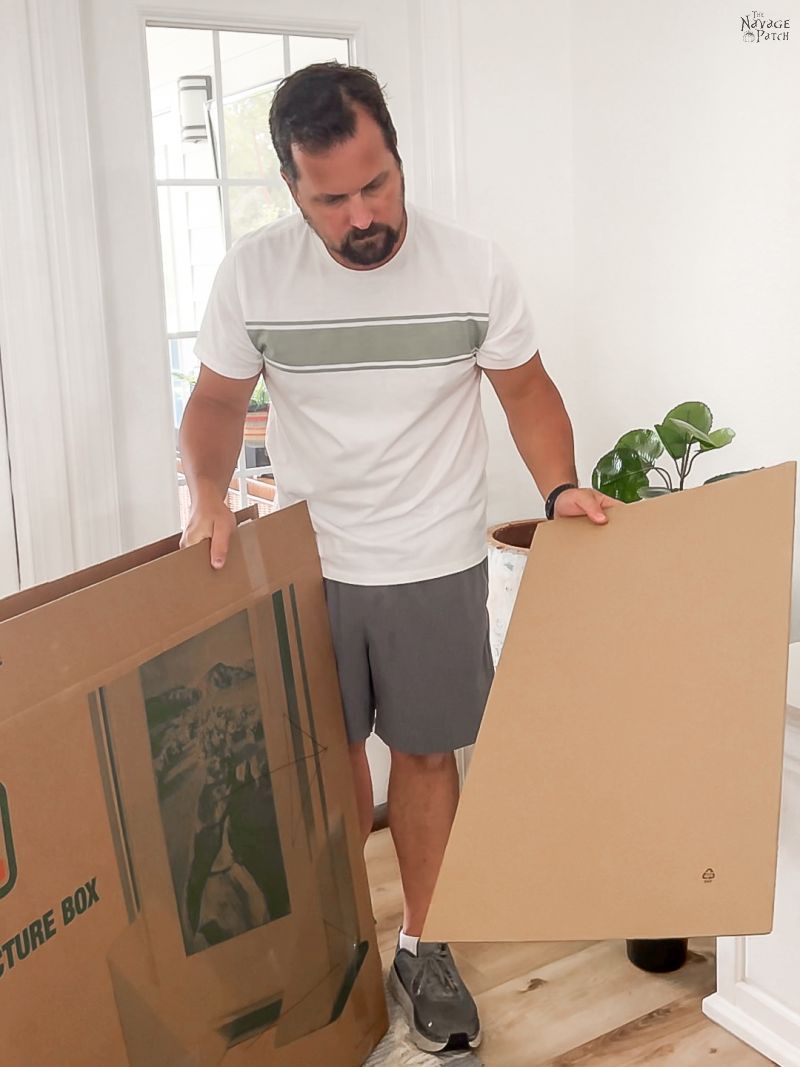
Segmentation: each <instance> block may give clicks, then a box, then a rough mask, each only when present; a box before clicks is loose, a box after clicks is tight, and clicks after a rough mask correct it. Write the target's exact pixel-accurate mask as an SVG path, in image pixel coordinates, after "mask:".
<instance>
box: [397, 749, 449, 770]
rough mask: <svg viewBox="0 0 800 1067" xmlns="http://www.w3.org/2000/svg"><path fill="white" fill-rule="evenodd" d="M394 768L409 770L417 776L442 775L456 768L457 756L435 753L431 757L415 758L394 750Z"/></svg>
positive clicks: (409, 754) (447, 753)
mask: <svg viewBox="0 0 800 1067" xmlns="http://www.w3.org/2000/svg"><path fill="white" fill-rule="evenodd" d="M392 766H393V767H397V769H398V770H406V769H407V770H409V771H412V772H415V773H417V774H442V773H444V772H445V771H448V770H450V769H451V768H452V767H454V766H455V754H454V753H452V752H434V753H432V754H430V755H424V756H415V755H412V754H411V753H408V752H396V751H395V750H394V749H392Z"/></svg>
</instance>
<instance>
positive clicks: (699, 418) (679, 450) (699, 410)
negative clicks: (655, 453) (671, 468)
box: [656, 400, 713, 459]
mask: <svg viewBox="0 0 800 1067" xmlns="http://www.w3.org/2000/svg"><path fill="white" fill-rule="evenodd" d="M674 419H677V420H679V421H680V422H683V423H687V424H688V425H689V426H690V427H691V428H692V430H693V431H694V433H693V434H692V435H691V436H690V435H689V434H688V433H687V431H686V430H685V429H683V428H682V427H680V426H676V425H674V423H673V422H672V421H671V420H674ZM712 422H713V416H712V414H711V409H710V408H709V407H708V405H707V404H702V403H701V402H700V401H699V400H692V401H688V402H687V403H685V404H678V406H677V407H674V408H673V409H672V411H668V412H667V414H666V415H665V416H664V419H663V421H662V422H661V423H660V425H657V426H656V432H657V433H658V436H659V437H660V438H661V440H662V441H663V442H664V447H665V448H666V450H667V452H669V454H670V455H671V456H672V458H673V459H682V458H683V457H684V455H685V454H686V449H687V448H688V447H689V445H690V444H691V442H692V441H693V440H701V438H700V437H698V436H697V431H698V430H699V431H700V433H701V434H706V435H707V434H708V433H709V432H710V430H711V423H712Z"/></svg>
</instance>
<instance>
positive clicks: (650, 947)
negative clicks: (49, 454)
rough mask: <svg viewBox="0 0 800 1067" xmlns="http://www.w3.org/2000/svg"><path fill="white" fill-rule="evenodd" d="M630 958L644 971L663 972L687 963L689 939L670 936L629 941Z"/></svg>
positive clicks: (676, 968) (674, 969) (675, 969)
mask: <svg viewBox="0 0 800 1067" xmlns="http://www.w3.org/2000/svg"><path fill="white" fill-rule="evenodd" d="M626 943H627V946H628V959H629V960H630V961H631V963H632V964H634V965H635V966H636V967H638V968H639V969H640V970H642V971H651V972H654V973H656V974H663V973H664V972H665V971H677V970H678V969H679V968H680V967H683V965H684V963H686V957H687V955H688V945H689V939H688V938H686V937H668V938H664V939H662V940H653V941H628V942H626Z"/></svg>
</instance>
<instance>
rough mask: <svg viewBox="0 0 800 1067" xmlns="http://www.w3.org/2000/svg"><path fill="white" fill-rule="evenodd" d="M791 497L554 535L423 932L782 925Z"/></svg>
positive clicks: (639, 513) (749, 489) (734, 493)
mask: <svg viewBox="0 0 800 1067" xmlns="http://www.w3.org/2000/svg"><path fill="white" fill-rule="evenodd" d="M794 491H795V464H793V463H787V464H784V465H782V466H779V467H774V468H769V469H766V470H761V471H758V472H755V473H752V474H747V475H744V476H742V477H737V478H733V479H731V480H729V481H723V482H719V483H716V484H712V485H709V486H705V487H703V488H700V489H694V490H690V491H688V492H684V493H680V494H675V495H672V496H669V497H661V498H658V499H656V500H651V501H646V502H643V503H641V504H636V505H634V506H633V507H625V508H617V509H614V510H613V511H611V512H610V513H609V519H610V521H609V524H608V526H604V527H602V528H596V527H594V526H592V525H591V524H590V522H589V521H588V520H586V521H583V520H577V519H570V520H563V521H562V520H558V521H556V522H554V523H547V524H543V525H542V526H540V527H539V528H538V529H537V532H536V535H535V538H534V543H533V548H532V550H531V554H530V557H529V559H528V563H527V566H526V569H525V573H524V575H523V578H522V583H521V586H520V590H519V594H518V597H517V601H516V605H515V608H514V613H513V616H512V619H511V624H510V627H509V631H508V636H507V638H506V643H505V646H504V649H503V654H502V657H501V659H500V663H499V667H498V671H497V676H496V678H495V682H494V686H493V688H492V691H491V695H490V697H489V703H488V707H487V711H486V717H485V719H484V723H483V727H482V729H481V732H480V736H479V738H478V743H477V746H476V749H475V753H474V755H473V758H472V763H471V766H470V771H469V776H468V779H467V783H466V786H465V789H464V793H463V795H462V798H461V804H460V806H459V809H458V814H457V816H456V821H455V825H454V827H453V832H452V835H451V838H450V842H449V845H448V848H447V854H446V856H445V860H444V865H443V868H442V871H441V875H440V877H439V881H438V884H437V888H436V894H435V897H434V900H433V905H432V907H431V911H430V913H429V916H428V921H427V924H426V928H425V932H424V935H423V936H424V937H425V938H426V939H430V940H442V941H447V940H452V941H473V940H477V941H518V940H520V941H527V940H530V941H538V940H562V939H563V940H594V939H605V938H666V937H690V936H694V935H710V934H716V935H723V934H751V933H766V932H768V931H769V930H770V929H771V926H772V912H773V901H774V891H775V867H776V854H777V840H778V815H779V807H780V792H781V774H782V764H783V737H784V715H785V704H786V671H787V658H788V641H789V610H790V592H791V573H792V547H793V522H794Z"/></svg>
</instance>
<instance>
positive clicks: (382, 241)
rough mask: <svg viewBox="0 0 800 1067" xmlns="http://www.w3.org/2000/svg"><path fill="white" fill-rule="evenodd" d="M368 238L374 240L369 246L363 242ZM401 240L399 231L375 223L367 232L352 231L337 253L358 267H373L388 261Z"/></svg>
mask: <svg viewBox="0 0 800 1067" xmlns="http://www.w3.org/2000/svg"><path fill="white" fill-rule="evenodd" d="M367 237H371V238H373V240H371V241H370V242H369V244H365V243H364V242H363V240H361V239H362V238H367ZM376 238H377V240H376ZM399 240H400V231H399V230H395V229H394V228H393V227H392V226H387V225H385V224H384V223H379V222H373V223H371V224H370V225H369V226H368V227H367V228H366V230H350V232H349V233H348V235H347V236H346V237H345V239H344V241H342V243H341V245H340V246H339V248H337V249H336V251H337V253H338V254H339V255H340V256H341V257H342V259H346V260H348V262H350V263H354V264H355V265H356V266H358V267H371V266H373V265H374V264H375V263H382V262H383V260H384V259H388V258H389V256H390V255H391V253H392V251H393V250H394V249H395V248H396V246H397V243H398V241H399Z"/></svg>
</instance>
